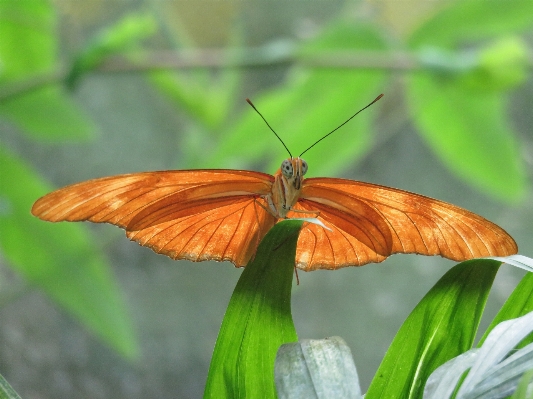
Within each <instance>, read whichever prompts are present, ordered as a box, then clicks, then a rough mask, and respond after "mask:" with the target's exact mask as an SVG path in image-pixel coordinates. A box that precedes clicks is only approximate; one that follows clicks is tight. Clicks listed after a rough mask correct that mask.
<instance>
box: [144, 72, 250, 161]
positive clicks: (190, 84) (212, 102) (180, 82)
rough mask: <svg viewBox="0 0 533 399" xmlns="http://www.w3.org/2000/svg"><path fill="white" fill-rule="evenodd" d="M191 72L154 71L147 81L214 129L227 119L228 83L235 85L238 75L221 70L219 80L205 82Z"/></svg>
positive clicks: (229, 85)
mask: <svg viewBox="0 0 533 399" xmlns="http://www.w3.org/2000/svg"><path fill="white" fill-rule="evenodd" d="M195 72H197V71H193V72H190V73H177V72H173V71H156V72H151V73H150V74H149V78H150V82H151V83H152V84H153V85H154V86H155V87H156V88H157V89H158V90H159V91H160V92H161V93H162V94H164V95H165V96H166V97H167V98H168V99H169V100H170V101H172V102H173V103H174V104H175V105H176V106H178V107H181V108H183V109H184V110H185V111H187V112H188V113H189V114H190V115H191V116H192V117H194V118H195V119H196V120H197V121H198V122H200V123H201V124H202V125H204V126H205V127H207V128H210V129H214V128H217V127H219V126H220V125H221V124H222V123H223V122H224V121H225V119H226V117H227V114H228V110H229V106H230V104H231V101H229V98H227V94H228V93H232V92H233V90H234V87H232V84H235V83H236V82H237V80H238V76H239V75H238V74H236V73H235V72H233V71H224V72H222V73H221V76H220V78H221V79H220V81H217V80H216V79H215V78H212V79H211V80H209V81H207V82H206V81H205V80H204V79H200V78H199V77H198V76H197V75H198V74H197V73H195ZM219 85H220V87H219ZM221 88H224V89H227V91H225V90H221ZM204 166H205V165H204Z"/></svg>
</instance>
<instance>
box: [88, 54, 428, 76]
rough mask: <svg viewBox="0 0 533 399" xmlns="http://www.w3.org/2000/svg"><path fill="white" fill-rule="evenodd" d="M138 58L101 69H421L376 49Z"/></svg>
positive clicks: (404, 56) (113, 59)
mask: <svg viewBox="0 0 533 399" xmlns="http://www.w3.org/2000/svg"><path fill="white" fill-rule="evenodd" d="M139 58H141V59H138V60H136V61H134V62H133V61H129V60H127V59H124V58H123V57H118V56H114V57H109V58H108V59H107V60H106V61H105V63H103V64H102V65H100V67H99V68H98V70H99V71H100V72H125V71H130V72H144V71H151V70H159V69H195V68H250V67H265V66H272V65H283V64H286V65H289V64H299V65H303V66H306V67H309V68H357V69H366V68H369V69H391V70H412V69H418V68H419V63H418V62H417V60H416V58H415V57H413V56H411V55H410V54H408V53H400V52H398V53H383V52H377V51H368V52H365V51H358V52H353V51H328V52H321V53H318V54H312V55H300V54H294V53H293V51H291V50H290V49H268V48H265V49H263V48H260V49H249V50H217V49H211V50H188V51H181V52H171V51H160V52H155V53H150V54H143V56H142V57H139Z"/></svg>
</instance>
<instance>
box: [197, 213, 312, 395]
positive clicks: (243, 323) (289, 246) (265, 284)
mask: <svg viewBox="0 0 533 399" xmlns="http://www.w3.org/2000/svg"><path fill="white" fill-rule="evenodd" d="M302 223H303V222H302V221H300V220H287V221H284V222H281V223H278V224H276V225H275V226H274V227H273V228H272V229H271V230H270V231H269V232H268V234H267V235H266V236H265V238H264V239H263V241H262V242H261V244H260V245H259V249H258V251H257V254H256V256H255V259H254V260H252V261H251V262H250V263H249V264H248V265H247V266H246V268H245V269H244V271H243V273H242V275H241V277H240V279H239V282H238V283H237V286H236V287H235V290H234V291H233V295H232V297H231V300H230V303H229V305H228V308H227V310H226V315H225V316H224V321H223V322H222V326H221V328H220V332H219V334H218V338H217V343H216V345H215V350H214V353H213V358H212V360H211V366H210V368H209V375H208V377H207V384H206V388H205V392H204V398H217V399H218V398H275V397H276V391H275V386H274V360H275V358H276V352H277V350H278V348H279V347H280V345H282V344H284V343H287V342H295V341H296V340H297V336H296V330H295V328H294V324H293V321H292V315H291V288H292V274H293V273H294V257H295V254H296V243H297V240H298V233H299V230H300V228H301V226H302Z"/></svg>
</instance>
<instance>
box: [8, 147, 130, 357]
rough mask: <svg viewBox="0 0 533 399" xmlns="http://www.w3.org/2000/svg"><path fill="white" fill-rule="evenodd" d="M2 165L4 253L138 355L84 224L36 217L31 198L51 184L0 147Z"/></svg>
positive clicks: (103, 334)
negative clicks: (44, 219) (31, 210)
mask: <svg viewBox="0 0 533 399" xmlns="http://www.w3.org/2000/svg"><path fill="white" fill-rule="evenodd" d="M0 168H1V173H2V176H8V180H7V179H5V178H3V179H2V180H1V184H0V199H1V204H2V211H1V213H0V249H1V250H2V254H3V256H5V258H6V259H7V260H8V261H9V263H10V265H11V266H12V267H13V268H14V269H15V270H17V271H18V272H19V273H21V274H22V275H23V276H24V277H25V278H26V279H27V280H28V281H29V282H31V283H32V284H35V285H36V286H38V287H40V288H41V289H43V290H44V291H45V292H46V293H47V294H48V295H50V296H51V297H52V298H54V300H56V301H57V302H58V303H60V304H61V305H62V306H63V307H64V308H65V309H67V310H68V311H69V312H70V313H72V314H73V315H74V316H76V317H77V318H79V319H80V320H81V321H83V323H85V324H86V325H87V326H88V327H89V328H90V329H91V330H92V331H93V332H94V333H96V334H97V335H98V336H99V337H100V338H101V339H103V340H104V341H105V342H107V343H108V344H109V345H111V346H112V347H113V348H114V349H115V350H117V351H118V352H120V353H121V354H123V355H124V356H127V357H130V358H132V357H135V356H136V355H137V353H138V346H137V341H136V338H135V336H134V333H133V330H132V326H131V321H130V320H129V318H128V316H127V312H126V309H125V307H124V303H123V301H122V298H121V297H120V295H119V292H118V289H117V285H116V283H115V282H114V280H113V276H112V275H111V273H110V270H109V266H108V265H106V264H105V262H104V260H103V259H102V258H101V257H100V256H99V255H98V254H97V253H95V251H94V249H93V248H92V247H91V245H90V244H89V239H88V237H87V235H86V233H85V231H84V230H83V228H82V227H81V226H77V225H74V224H70V223H60V224H51V223H42V221H40V220H38V219H37V218H35V217H33V216H32V215H31V214H30V209H31V206H32V204H33V202H34V201H35V199H37V198H38V197H39V195H41V194H44V193H46V192H48V191H50V189H49V188H48V187H44V186H43V184H42V183H41V182H40V180H39V178H38V177H37V176H36V175H35V174H34V173H33V172H32V171H31V170H29V169H28V167H27V166H26V165H25V164H24V163H23V162H22V161H20V160H18V159H17V158H16V157H14V156H13V155H11V154H9V153H8V152H7V150H5V149H3V148H1V147H0Z"/></svg>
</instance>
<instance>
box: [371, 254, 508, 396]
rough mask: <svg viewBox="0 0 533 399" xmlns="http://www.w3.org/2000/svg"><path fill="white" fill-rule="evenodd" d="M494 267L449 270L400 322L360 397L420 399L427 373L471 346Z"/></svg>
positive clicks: (482, 263)
mask: <svg viewBox="0 0 533 399" xmlns="http://www.w3.org/2000/svg"><path fill="white" fill-rule="evenodd" d="M499 266H500V263H499V262H497V261H493V260H487V259H475V260H471V261H467V262H463V263H460V264H458V265H456V266H455V267H453V268H452V269H451V270H449V271H448V272H447V273H446V274H445V275H444V276H443V277H442V278H441V279H440V280H439V281H438V282H437V284H435V286H433V288H432V289H431V290H430V291H429V292H428V293H427V294H426V296H425V297H424V298H423V299H422V300H421V301H420V303H419V304H418V305H417V306H416V308H415V309H414V310H413V312H412V313H411V314H410V315H409V317H408V318H407V320H406V321H405V322H404V323H403V325H402V327H401V328H400V330H399V331H398V333H397V334H396V337H395V338H394V340H393V342H392V344H391V346H390V348H389V350H388V351H387V354H386V355H385V358H384V359H383V361H382V363H381V365H380V367H379V369H378V371H377V373H376V376H375V377H374V379H373V380H372V383H371V384H370V388H369V390H368V392H367V394H366V396H365V398H366V399H376V398H383V399H384V398H413V399H414V398H421V397H422V393H423V389H424V384H425V382H426V380H427V378H428V377H429V375H430V374H431V373H432V372H433V370H435V369H436V368H437V367H439V366H440V365H441V364H443V363H445V362H446V361H448V360H449V359H451V358H453V357H455V356H458V355H460V354H461V353H463V352H465V351H467V350H468V349H470V348H471V347H472V343H473V342H474V338H475V335H476V331H477V328H478V324H479V320H480V319H481V315H482V313H483V309H484V307H485V303H486V300H487V296H488V294H489V291H490V288H491V286H492V282H493V280H494V277H495V276H496V272H497V271H498V268H499Z"/></svg>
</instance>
